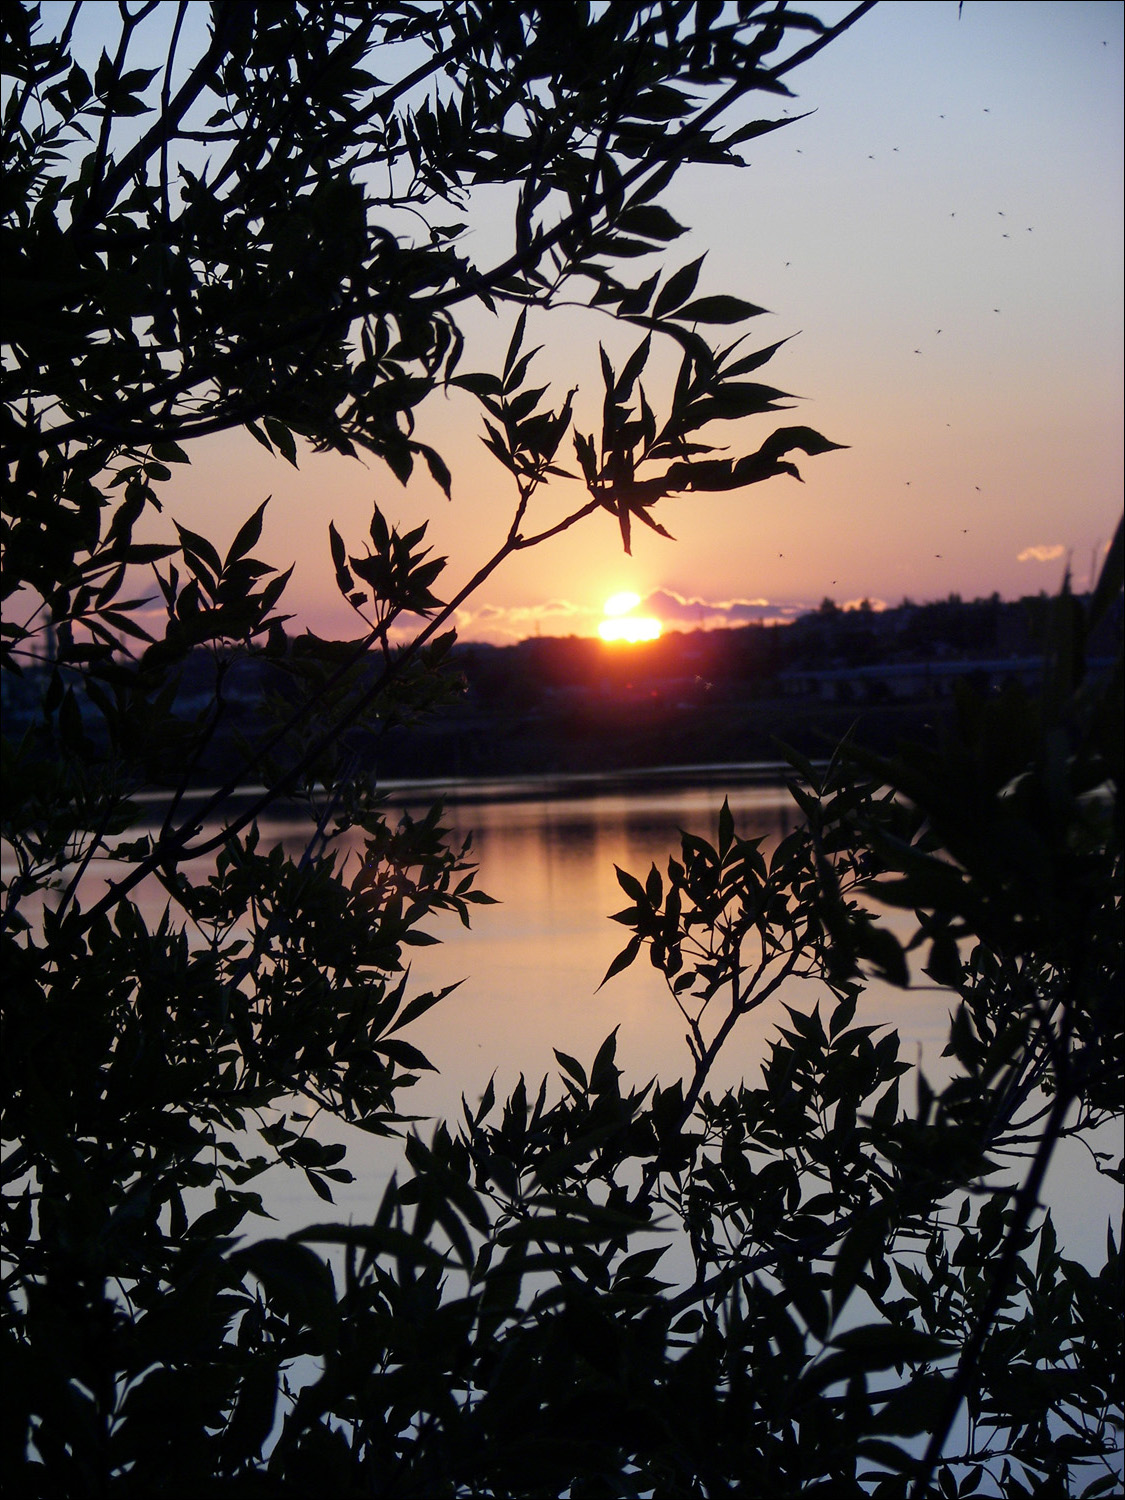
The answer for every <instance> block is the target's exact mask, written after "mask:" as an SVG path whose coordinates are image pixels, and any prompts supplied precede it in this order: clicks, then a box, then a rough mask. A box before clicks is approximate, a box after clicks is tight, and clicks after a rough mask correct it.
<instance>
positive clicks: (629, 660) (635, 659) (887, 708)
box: [4, 595, 1121, 782]
mask: <svg viewBox="0 0 1125 1500" xmlns="http://www.w3.org/2000/svg"><path fill="white" fill-rule="evenodd" d="M1049 604H1050V600H1049V599H1048V598H1047V597H1046V596H1037V597H1034V598H1028V599H1022V600H1018V601H1016V602H1014V603H1006V602H1004V601H1002V600H1000V598H999V597H998V596H995V595H994V596H993V597H992V598H990V599H978V600H974V601H971V602H965V601H962V600H961V599H959V598H957V597H956V596H951V597H950V598H949V599H945V600H942V601H939V602H936V603H930V604H920V605H915V604H911V603H904V604H902V605H901V606H899V607H898V608H896V609H888V610H883V611H875V610H867V609H862V608H861V609H858V610H849V611H843V610H840V609H838V608H836V606H835V605H834V604H832V602H831V601H830V600H825V601H824V603H823V604H822V605H821V607H820V608H819V609H818V610H816V611H813V612H811V613H809V614H806V615H803V616H801V617H800V618H798V619H797V620H796V621H794V622H793V623H792V624H790V625H747V626H743V627H741V628H737V629H727V630H712V631H700V630H694V631H671V632H669V633H667V634H666V635H664V636H663V637H661V638H660V639H659V640H657V641H652V642H647V643H641V644H636V645H620V644H615V645H607V644H606V643H604V642H602V641H601V640H598V639H591V638H588V637H578V636H569V637H559V638H547V637H543V638H538V637H537V638H533V639H529V640H525V641H521V642H519V643H518V644H517V645H513V646H506V647H497V646H488V645H481V644H473V643H466V644H463V645H458V646H455V647H454V649H453V651H452V653H451V655H450V657H449V660H448V663H447V669H446V672H445V674H444V680H442V681H440V682H439V681H437V680H436V679H435V682H434V687H435V698H436V701H437V702H438V703H439V704H440V706H438V707H436V708H435V710H434V711H433V712H432V713H431V714H430V715H429V716H428V717H426V718H423V719H416V720H413V721H411V722H410V723H399V722H395V721H394V719H393V717H392V718H387V719H384V720H383V721H381V722H379V723H378V724H376V725H375V726H373V727H369V728H368V729H366V730H364V731H362V732H353V733H352V736H351V737H352V741H353V746H354V748H355V750H356V752H357V754H359V755H360V756H361V757H362V758H363V759H364V760H366V761H368V762H369V763H373V764H374V765H376V766H377V767H378V769H379V771H380V773H381V774H382V775H383V776H385V777H388V778H402V777H410V778H415V777H450V778H453V777H478V776H497V775H516V774H536V773H541V774H559V773H567V772H582V771H609V770H621V769H628V768H634V767H635V768H642V767H652V766H660V765H693V764H708V763H712V764H713V763H716V762H729V761H753V760H773V759H776V758H777V754H778V750H777V742H778V740H782V741H785V742H786V743H789V744H792V745H795V746H796V747H797V748H799V749H801V750H802V751H804V752H805V753H808V754H813V755H815V754H817V753H824V752H826V751H827V750H828V748H829V747H830V746H831V745H832V744H834V743H835V742H836V741H838V740H839V738H840V737H841V736H842V735H843V734H845V733H846V732H849V731H852V732H854V733H855V734H856V735H857V736H858V737H859V738H860V739H862V740H864V741H866V742H867V743H868V744H870V745H872V746H873V747H875V748H879V749H890V748H892V747H893V745H894V743H895V742H896V740H898V739H899V738H901V737H911V736H915V735H918V734H921V733H926V732H931V731H932V730H933V729H934V728H936V727H937V726H939V725H940V724H941V723H942V722H943V721H944V720H945V719H946V718H947V717H948V715H949V713H950V712H951V709H952V702H953V688H954V683H955V681H956V680H957V678H958V677H962V676H972V677H974V678H975V679H976V681H977V682H978V683H979V684H980V685H982V686H985V687H988V686H991V687H993V688H999V687H1001V686H1002V685H1003V684H1004V683H1005V682H1006V681H1018V682H1021V683H1022V684H1024V685H1025V686H1028V687H1032V686H1034V684H1035V682H1036V681H1037V679H1038V676H1039V673H1040V660H1039V641H1040V639H1041V632H1042V625H1043V620H1044V612H1045V610H1046V608H1047V607H1048V606H1049ZM1120 637H1121V619H1120V616H1118V617H1117V618H1116V619H1115V620H1113V621H1110V622H1108V623H1107V624H1106V625H1105V626H1104V627H1103V631H1102V634H1101V636H1100V637H1099V638H1098V639H1096V640H1095V641H1094V642H1093V643H1092V652H1091V655H1092V657H1094V658H1095V659H1105V660H1108V659H1109V658H1110V657H1111V656H1112V655H1113V654H1114V653H1115V652H1116V650H1117V649H1118V647H1119V643H1120ZM286 649H287V654H289V655H291V656H292V657H293V658H294V660H298V659H299V658H300V657H301V655H302V638H300V637H297V638H295V639H294V640H292V641H290V642H289V644H288V646H287V648H286ZM371 670H372V671H374V670H375V662H374V660H372V666H371ZM214 680H215V664H214V661H213V658H212V657H211V655H210V654H209V653H208V652H206V651H203V650H200V651H195V652H193V653H192V654H191V655H190V656H189V657H188V658H187V660H186V661H185V662H184V663H183V664H182V666H181V668H180V675H179V683H178V690H177V698H176V708H177V712H178V713H179V715H180V716H181V717H182V718H183V719H184V720H185V721H187V720H190V719H191V718H192V717H194V716H195V715H196V714H198V713H201V712H203V711H205V709H206V706H207V704H208V703H209V701H210V698H211V693H212V689H213V685H214ZM44 686H45V674H43V673H35V672H29V673H28V674H26V676H25V677H24V679H23V680H22V683H19V684H17V685H16V691H15V692H9V694H8V695H7V698H6V700H5V703H4V711H5V724H6V732H7V733H8V734H13V733H16V734H18V733H19V732H20V731H21V728H22V727H24V726H26V724H28V723H30V722H31V721H32V720H33V719H34V717H35V715H36V712H37V706H38V702H39V701H40V699H41V696H42V692H43V690H44ZM293 691H294V687H293V681H292V680H291V679H290V678H289V676H288V675H287V674H286V673H285V672H284V671H283V670H281V669H280V668H279V667H278V666H277V665H276V664H274V663H272V662H270V661H268V660H267V659H265V658H262V657H256V658H248V659H242V660H238V661H235V662H234V663H233V664H232V665H231V666H230V667H229V668H228V670H227V672H226V676H225V680H224V697H225V699H226V701H227V703H228V705H229V707H228V711H227V717H226V720H225V722H224V728H223V731H222V733H221V734H220V735H219V736H217V738H216V741H215V743H214V745H213V747H212V749H211V750H210V752H209V753H208V755H207V756H206V757H205V758H204V759H203V760H202V762H201V764H200V766H199V767H198V770H197V772H196V773H195V776H196V779H202V780H213V779H214V778H215V777H216V776H218V775H221V774H223V773H225V772H227V771H228V770H229V769H231V768H233V767H234V766H235V765H236V764H237V760H236V756H237V755H238V750H237V744H238V740H239V737H244V738H245V739H247V740H249V741H250V742H253V740H254V738H255V734H256V733H257V732H258V731H259V730H260V727H261V725H262V722H263V710H264V708H265V705H266V701H267V699H268V698H269V697H271V696H273V697H275V698H278V699H280V700H281V701H284V700H285V699H286V698H288V697H290V696H291V695H292V694H293ZM85 718H86V720H87V723H88V726H89V729H90V732H91V734H92V735H93V736H95V737H96V726H97V719H96V715H94V714H93V713H92V711H89V707H88V706H87V713H86V715H85ZM178 760H179V755H178V752H177V749H176V746H175V744H169V746H168V748H167V752H166V757H165V763H164V764H163V765H161V766H158V767H150V772H153V773H155V774H156V775H157V776H158V777H159V778H160V779H167V780H168V781H170V782H171V781H174V780H176V779H177V777H178V774H179V765H178Z"/></svg>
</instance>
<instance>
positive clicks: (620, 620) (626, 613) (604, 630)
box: [598, 594, 661, 644]
mask: <svg viewBox="0 0 1125 1500" xmlns="http://www.w3.org/2000/svg"><path fill="white" fill-rule="evenodd" d="M640 602H641V596H640V595H639V594H614V595H613V596H612V597H611V598H609V599H607V600H606V601H605V605H604V607H603V613H604V614H605V619H604V620H603V621H602V623H601V624H600V625H599V626H598V634H599V635H600V636H601V638H602V640H603V641H625V642H628V643H629V644H633V643H635V642H637V641H655V640H657V639H658V638H659V636H660V629H661V627H660V621H659V620H657V619H654V618H653V617H652V616H651V615H635V614H633V613H632V611H633V610H634V609H636V607H637V605H638V604H639V603H640Z"/></svg>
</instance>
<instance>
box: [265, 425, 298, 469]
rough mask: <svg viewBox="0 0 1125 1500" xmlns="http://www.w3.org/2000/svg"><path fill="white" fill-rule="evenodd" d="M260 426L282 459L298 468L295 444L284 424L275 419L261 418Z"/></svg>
mask: <svg viewBox="0 0 1125 1500" xmlns="http://www.w3.org/2000/svg"><path fill="white" fill-rule="evenodd" d="M262 426H263V427H264V428H265V429H266V431H267V432H268V433H269V435H270V439H271V441H272V442H273V445H274V447H275V448H276V449H277V450H278V452H279V453H280V454H281V456H282V458H284V459H285V460H286V461H287V462H289V463H291V464H292V465H293V467H294V468H295V469H296V468H297V467H298V464H297V444H296V442H295V441H294V438H293V434H292V432H290V430H289V428H288V427H286V425H285V423H284V422H279V421H278V420H277V418H276V417H263V418H262Z"/></svg>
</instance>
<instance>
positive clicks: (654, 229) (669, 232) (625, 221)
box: [617, 203, 687, 240]
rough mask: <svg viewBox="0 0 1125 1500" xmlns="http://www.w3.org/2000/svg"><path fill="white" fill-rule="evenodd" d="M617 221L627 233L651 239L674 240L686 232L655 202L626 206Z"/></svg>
mask: <svg viewBox="0 0 1125 1500" xmlns="http://www.w3.org/2000/svg"><path fill="white" fill-rule="evenodd" d="M617 223H618V224H619V226H620V227H621V228H622V229H624V230H625V231H626V233H628V234H643V235H645V236H647V237H648V238H649V239H653V240H674V239H678V238H679V236H680V235H681V234H686V233H687V231H686V230H685V228H684V226H683V225H682V224H679V223H677V222H676V220H675V219H674V218H673V217H672V215H671V214H670V213H669V212H668V210H667V209H666V208H661V207H660V205H659V204H656V203H645V204H640V205H638V206H636V207H634V208H627V209H626V210H625V212H624V213H623V214H622V215H621V217H620V218H619V219H618V220H617Z"/></svg>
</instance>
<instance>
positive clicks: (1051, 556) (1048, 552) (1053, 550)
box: [1016, 542, 1066, 562]
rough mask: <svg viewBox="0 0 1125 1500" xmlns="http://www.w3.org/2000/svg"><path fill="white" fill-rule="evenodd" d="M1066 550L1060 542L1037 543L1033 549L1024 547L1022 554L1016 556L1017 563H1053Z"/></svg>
mask: <svg viewBox="0 0 1125 1500" xmlns="http://www.w3.org/2000/svg"><path fill="white" fill-rule="evenodd" d="M1065 553H1066V548H1065V547H1064V546H1063V544H1062V542H1051V543H1049V544H1048V543H1045V542H1039V543H1038V544H1037V545H1036V546H1034V547H1025V548H1024V549H1023V551H1022V552H1018V553H1017V554H1016V561H1017V562H1054V560H1055V558H1056V557H1062V556H1064V555H1065Z"/></svg>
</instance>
